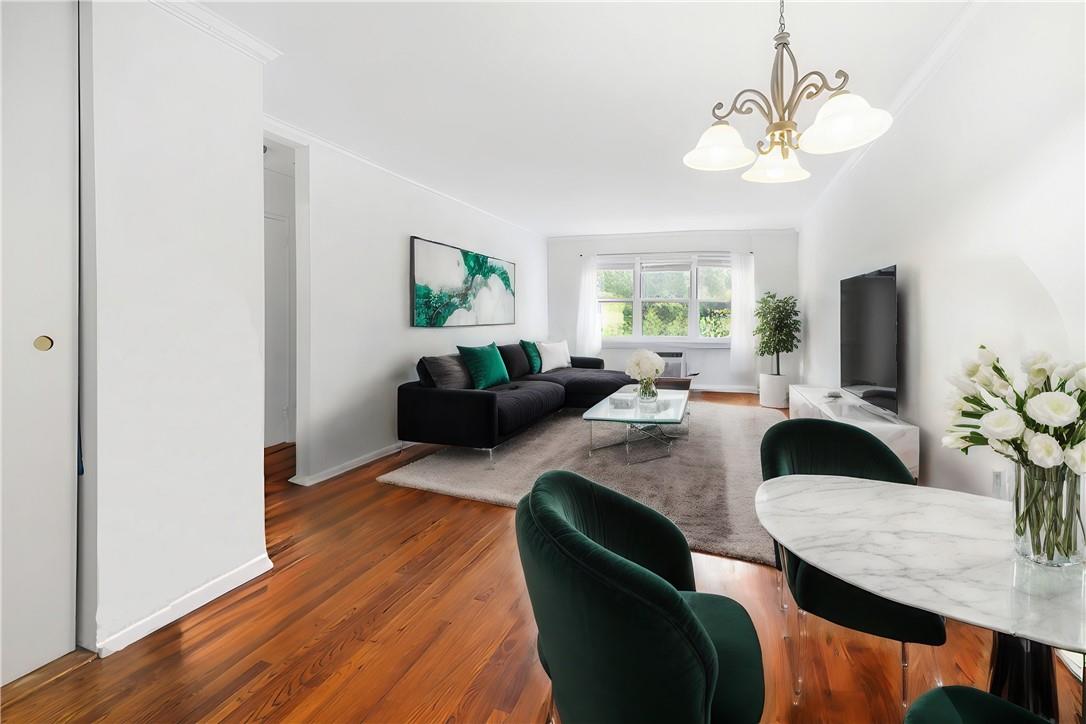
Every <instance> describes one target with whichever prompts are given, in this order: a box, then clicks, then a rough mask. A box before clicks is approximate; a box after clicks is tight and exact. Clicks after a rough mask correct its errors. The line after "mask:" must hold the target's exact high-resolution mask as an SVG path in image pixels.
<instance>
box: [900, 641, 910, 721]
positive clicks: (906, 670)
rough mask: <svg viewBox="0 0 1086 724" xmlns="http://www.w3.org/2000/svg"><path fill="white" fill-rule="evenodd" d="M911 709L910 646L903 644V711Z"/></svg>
mask: <svg viewBox="0 0 1086 724" xmlns="http://www.w3.org/2000/svg"><path fill="white" fill-rule="evenodd" d="M908 708H909V646H908V644H906V643H905V642H904V641H902V642H901V709H902V711H904V710H906V709H908Z"/></svg>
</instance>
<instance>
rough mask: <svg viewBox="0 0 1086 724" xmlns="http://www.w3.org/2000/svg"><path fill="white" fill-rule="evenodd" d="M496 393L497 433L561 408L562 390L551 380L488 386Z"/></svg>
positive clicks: (500, 433)
mask: <svg viewBox="0 0 1086 724" xmlns="http://www.w3.org/2000/svg"><path fill="white" fill-rule="evenodd" d="M489 390H490V391H491V392H495V393H497V396H498V434H499V435H501V436H503V437H504V436H506V435H509V434H511V433H514V432H516V431H517V430H519V429H521V428H522V427H526V426H528V425H531V424H533V423H535V422H537V421H539V419H540V418H542V417H544V416H546V415H549V414H550V413H552V412H554V411H555V410H557V409H559V408H560V407H562V405H563V404H564V403H565V401H566V393H565V390H563V389H562V386H561V385H559V384H555V383H553V382H545V381H542V380H535V381H531V382H527V381H524V380H517V381H515V382H510V383H508V384H505V385H495V386H494V387H491V388H489Z"/></svg>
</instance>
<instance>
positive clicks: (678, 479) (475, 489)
mask: <svg viewBox="0 0 1086 724" xmlns="http://www.w3.org/2000/svg"><path fill="white" fill-rule="evenodd" d="M690 408H691V413H692V414H691V419H690V426H689V433H688V434H687V435H686V436H683V437H681V438H679V439H678V440H676V441H675V443H674V445H673V446H672V454H671V456H670V457H662V458H659V459H656V460H651V461H648V462H642V463H637V464H633V465H626V458H625V451H624V449H623V446H622V445H618V446H615V447H612V448H606V449H603V450H597V451H595V452H593V453H592V457H589V456H588V437H589V430H588V425H589V423H587V422H585V421H584V420H582V419H581V413H582V412H583V411H582V410H561V411H559V412H557V413H555V414H554V415H552V416H551V417H549V418H548V419H546V420H543V421H541V422H540V423H538V424H537V425H535V426H534V427H533V428H531V429H530V430H528V431H526V432H524V433H522V434H520V435H518V436H517V437H515V438H513V439H512V440H510V441H509V442H506V443H505V444H503V445H501V446H500V447H498V448H496V449H495V451H494V466H493V469H490V468H489V467H488V461H487V454H486V453H485V452H480V451H477V450H465V449H462V448H445V449H443V450H441V451H439V452H437V453H434V454H433V455H429V456H427V457H425V458H422V459H420V460H417V461H415V462H413V463H411V464H409V465H405V466H404V467H402V468H398V469H397V470H393V471H391V472H389V473H386V474H385V475H382V476H381V477H379V478H377V479H378V480H379V481H380V482H382V483H389V484H392V485H401V486H404V487H408V488H418V489H420V490H429V491H432V492H436V493H443V494H445V495H453V496H456V497H459V498H470V499H472V500H481V501H483V502H486V503H495V504H497V505H503V506H507V507H515V506H516V504H517V502H518V501H520V499H521V498H522V497H523V496H524V494H525V493H527V492H528V490H529V489H531V487H532V483H534V482H535V480H536V478H538V477H539V476H540V475H541V474H542V473H544V472H546V471H547V470H559V469H561V470H572V471H574V472H576V473H580V474H581V475H583V476H585V477H586V478H590V479H591V480H595V481H596V482H598V483H601V484H603V485H606V486H608V487H610V488H612V489H614V490H617V491H619V492H621V493H623V494H624V495H628V496H630V497H631V498H635V499H636V500H639V501H641V502H642V503H645V504H646V505H648V506H650V507H652V508H655V509H656V510H658V511H659V512H661V513H663V514H664V515H666V516H667V517H668V518H670V519H671V520H673V521H674V522H675V523H676V525H678V526H679V528H680V529H681V530H682V531H683V533H684V534H685V535H686V538H687V540H688V541H689V542H690V546H691V548H693V549H695V550H699V551H704V552H706V553H716V554H719V555H724V556H728V557H730V558H738V559H742V560H747V561H754V562H756V563H767V564H772V563H773V545H772V541H771V540H770V537H769V534H767V533H766V532H765V530H763V529H762V526H761V525H760V524H759V523H758V518H757V517H756V516H755V514H754V491H755V490H756V489H757V487H758V485H759V484H760V483H761V482H762V474H761V462H760V458H759V452H758V446H759V444H760V443H761V440H762V435H763V434H764V433H765V431H766V430H767V429H769V428H770V427H771V426H773V425H774V424H776V423H777V422H780V421H781V420H783V419H784V415H783V414H781V413H780V412H778V411H776V410H771V409H766V408H762V407H741V406H738V405H722V404H715V403H709V402H704V401H702V402H691V404H690ZM592 424H593V425H595V429H594V435H595V436H596V444H597V445H599V444H601V443H603V442H608V441H609V440H608V436H609V437H610V439H613V440H618V439H621V438H620V436H622V435H623V434H624V433H623V432H622V430H623V428H622V426H620V425H610V424H603V423H592ZM654 445H655V443H653V442H651V441H642V442H638V443H635V444H634V445H633V447H632V450H633V455H634V456H635V457H648V456H651V455H652V454H658V451H659V448H655V447H653V446H654Z"/></svg>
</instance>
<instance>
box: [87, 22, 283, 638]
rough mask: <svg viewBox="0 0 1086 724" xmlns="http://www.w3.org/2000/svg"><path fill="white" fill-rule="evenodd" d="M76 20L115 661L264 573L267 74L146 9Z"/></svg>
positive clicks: (93, 603)
mask: <svg viewBox="0 0 1086 724" xmlns="http://www.w3.org/2000/svg"><path fill="white" fill-rule="evenodd" d="M80 20H81V26H82V27H81V35H82V39H81V43H82V47H83V50H84V52H85V62H84V63H83V66H82V69H81V77H82V80H83V84H84V85H83V103H84V108H85V111H86V115H85V116H84V119H83V120H84V128H83V139H82V143H83V150H84V151H85V152H86V155H85V158H84V161H85V165H84V170H83V173H84V176H83V184H84V191H85V196H84V199H83V206H84V212H85V216H84V219H83V249H82V255H83V270H82V275H83V290H84V293H85V296H84V305H85V306H84V309H83V320H84V323H85V324H84V328H83V334H84V343H85V346H84V348H83V369H82V393H83V401H84V407H83V411H82V428H83V443H84V449H85V452H86V462H87V466H88V475H87V476H86V477H85V479H84V483H86V484H85V485H83V486H82V489H81V496H82V498H83V499H82V508H81V516H83V519H82V521H81V529H82V530H86V531H91V535H89V536H88V537H85V538H83V539H82V540H81V546H82V549H81V551H80V555H81V563H82V564H83V566H84V570H83V572H82V573H83V576H84V580H83V581H82V582H81V595H82V596H83V597H82V600H81V602H80V605H81V613H82V616H81V620H80V631H79V636H80V643H81V644H83V645H84V646H89V647H92V648H97V649H98V650H99V651H101V652H102V653H109V652H111V651H113V650H116V649H118V648H121V647H122V646H124V645H126V644H128V643H130V642H131V641H133V640H135V639H136V638H139V637H140V636H142V635H144V634H146V633H148V632H149V631H151V630H154V629H155V628H158V627H159V626H161V625H163V624H165V623H167V622H169V621H171V620H174V619H176V618H178V617H179V616H181V615H183V614H184V613H186V612H188V611H189V610H192V609H193V608H195V607H197V606H199V605H202V604H203V603H204V602H206V601H207V600H210V599H211V598H213V597H214V596H216V595H219V594H220V593H222V592H224V591H226V590H228V589H230V588H232V587H234V586H236V585H238V584H239V583H241V582H243V581H244V580H247V579H248V578H251V577H252V576H254V575H257V574H258V573H260V572H261V571H263V570H266V569H267V568H269V567H270V566H271V563H270V561H269V560H268V558H267V554H266V552H265V547H264V498H263V491H264V485H263V467H262V462H263V456H262V444H261V443H262V426H263V375H264V367H263V350H262V344H263V324H264V318H263V304H264V302H263V256H262V253H263V252H262V247H263V234H262V229H261V215H262V206H263V203H262V199H261V173H262V171H261V137H262V114H261V72H262V71H261V65H260V63H259V62H258V61H256V60H254V59H252V58H250V57H246V56H244V55H242V54H241V53H239V52H238V51H236V50H234V49H231V48H230V47H227V46H226V45H224V44H222V43H220V42H219V41H217V40H216V39H214V38H213V37H212V36H211V35H208V34H205V33H204V32H202V31H201V30H198V29H197V28H196V27H194V26H193V25H190V24H188V23H186V22H184V21H183V20H181V19H179V18H178V17H176V16H174V15H173V14H171V13H170V12H164V11H163V9H160V8H159V7H157V6H155V5H152V4H150V3H116V4H111V3H101V4H99V3H95V4H94V5H91V4H89V3H88V4H85V5H84V6H83V7H82V9H81V18H80ZM88 577H90V580H87V578H88ZM88 593H89V595H88Z"/></svg>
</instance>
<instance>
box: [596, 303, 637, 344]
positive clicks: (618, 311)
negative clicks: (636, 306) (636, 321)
mask: <svg viewBox="0 0 1086 724" xmlns="http://www.w3.org/2000/svg"><path fill="white" fill-rule="evenodd" d="M600 320H601V323H602V324H601V326H602V327H603V336H604V337H630V336H632V335H633V304H632V303H630V302H604V303H602V304H601V305H600Z"/></svg>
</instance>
